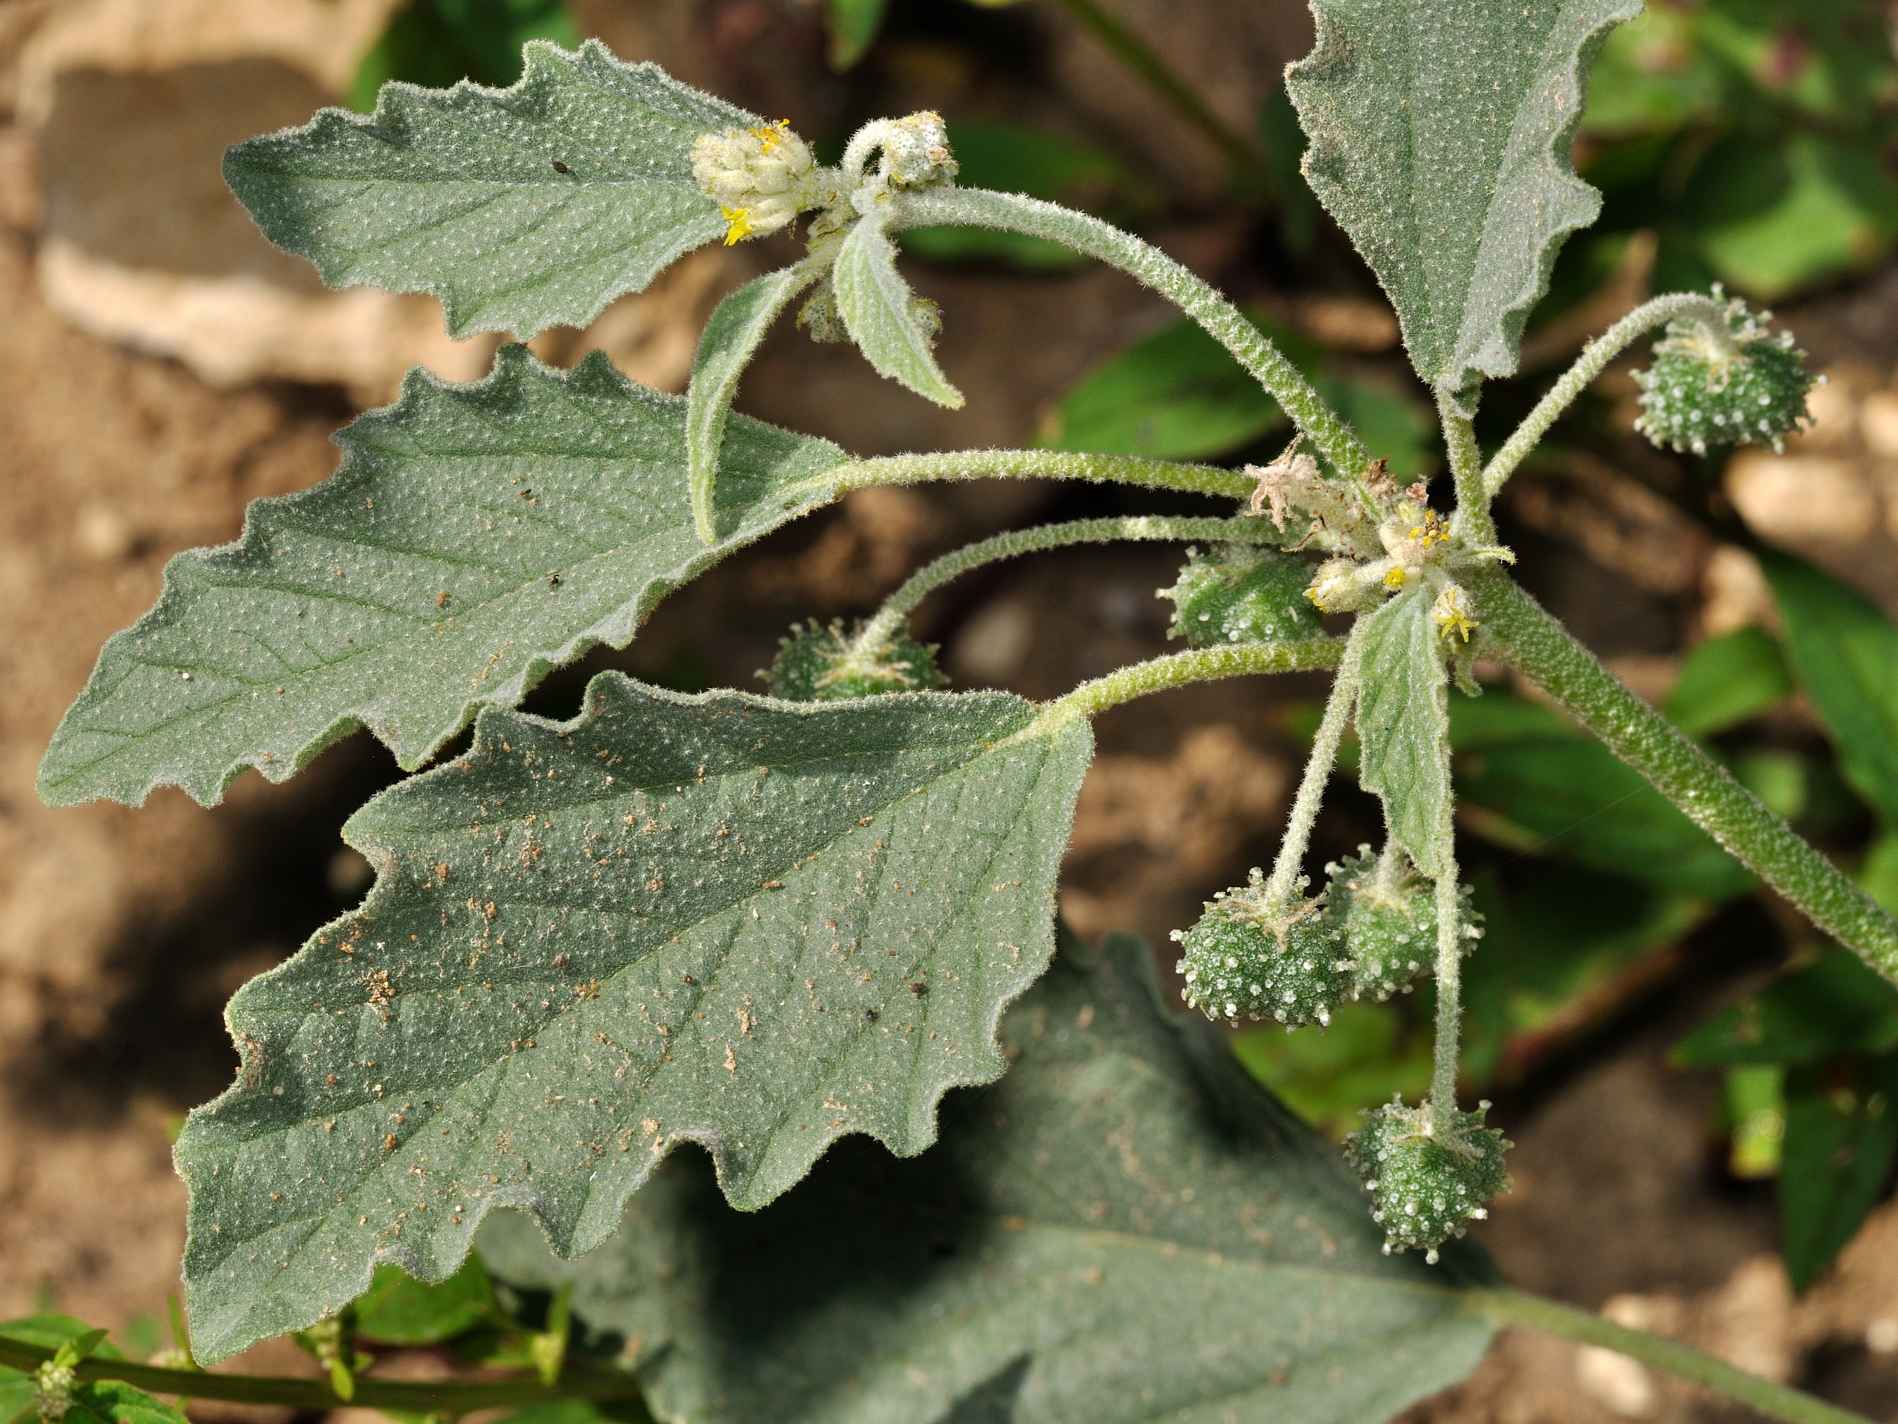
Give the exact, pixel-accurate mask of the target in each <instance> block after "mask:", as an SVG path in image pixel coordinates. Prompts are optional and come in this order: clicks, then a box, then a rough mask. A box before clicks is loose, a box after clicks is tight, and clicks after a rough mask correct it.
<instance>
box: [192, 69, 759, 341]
mask: <svg viewBox="0 0 1898 1424" xmlns="http://www.w3.org/2000/svg"><path fill="white" fill-rule="evenodd" d="M523 58H524V62H525V66H526V67H525V70H524V72H523V73H522V75H521V79H520V82H519V83H518V84H516V85H514V87H513V88H511V89H486V88H483V87H481V86H480V85H478V84H471V83H467V82H463V83H461V84H457V85H456V86H455V87H454V88H452V89H446V90H440V89H419V88H416V87H415V86H414V85H411V84H402V83H394V84H388V85H385V86H384V87H383V90H382V95H381V98H380V99H379V100H378V102H377V104H376V111H375V113H374V114H372V115H370V116H368V117H366V118H365V117H363V116H361V115H357V114H351V113H349V112H347V111H346V110H343V109H324V110H323V111H322V112H321V113H319V114H317V116H316V117H315V118H313V119H312V120H310V122H309V123H307V124H305V125H304V126H303V127H302V128H298V129H285V130H283V131H282V132H280V133H274V134H266V135H264V136H263V137H261V138H254V139H251V140H249V141H248V142H245V143H240V144H238V145H237V146H236V147H235V148H233V149H231V150H230V152H229V153H228V154H226V155H225V159H224V178H225V181H226V182H228V183H229V184H230V185H231V189H232V191H233V192H235V193H236V194H237V196H238V198H239V200H240V201H241V202H242V203H243V204H244V206H245V207H246V208H248V209H249V210H250V214H251V216H252V217H253V218H255V219H256V221H257V225H258V226H259V227H260V228H262V229H263V231H264V235H265V236H266V237H268V238H269V239H270V240H271V241H272V242H274V243H276V244H277V245H278V246H279V247H281V248H284V249H285V250H286V251H289V252H294V253H295V254H297V255H298V256H299V257H307V258H308V259H309V260H310V261H311V262H313V263H315V264H316V269H317V271H318V272H320V273H321V274H322V276H323V280H324V281H325V282H326V283H328V284H329V285H330V286H332V287H358V286H365V285H367V286H378V287H386V288H388V289H389V290H390V291H395V292H428V293H431V294H433V295H434V296H436V297H439V298H440V299H441V303H442V310H443V313H444V315H445V316H446V319H447V323H448V330H449V332H450V333H451V334H453V335H456V336H461V335H464V334H467V333H469V332H476V331H511V332H513V333H515V334H516V335H518V336H520V337H522V338H523V339H525V338H527V337H530V336H533V335H534V334H535V333H536V332H539V331H542V330H545V329H546V328H547V327H550V326H560V325H567V326H584V325H586V324H587V323H588V322H590V321H592V320H593V318H594V317H596V316H598V315H599V314H600V312H601V310H602V309H603V308H604V307H605V306H606V304H607V303H608V302H610V301H611V300H612V299H613V298H614V297H617V296H619V295H621V294H622V293H625V292H636V291H638V290H640V289H641V288H642V287H644V286H645V285H646V284H647V283H648V282H650V281H651V280H652V279H653V276H654V275H655V274H656V273H658V272H659V271H660V270H661V269H662V268H664V267H665V266H666V265H667V264H668V263H670V262H671V261H672V260H673V259H674V258H676V257H678V256H679V254H681V253H683V252H687V251H690V250H691V249H692V248H694V247H698V246H700V245H701V244H703V243H706V242H710V241H711V240H712V239H713V238H715V237H717V236H718V235H719V233H720V232H722V231H723V230H724V227H725V221H724V219H723V218H722V217H721V216H720V215H719V210H718V205H717V204H716V203H714V202H713V201H712V200H711V199H710V198H708V197H706V196H705V195H704V194H703V193H701V192H700V191H699V189H698V185H697V184H696V183H694V182H693V180H692V162H691V156H690V154H691V148H692V143H693V140H694V139H696V138H697V137H698V136H699V135H700V134H703V133H708V132H712V131H714V130H717V129H723V128H730V127H734V126H746V127H749V126H751V125H755V124H758V123H760V122H761V120H759V119H758V117H757V116H756V115H753V114H749V113H746V112H745V111H744V110H743V109H740V108H737V107H735V106H733V105H731V104H727V103H725V102H724V101H723V100H722V99H715V98H713V97H712V96H711V95H709V94H701V93H699V92H698V91H697V90H694V89H690V88H687V87H686V86H685V85H683V84H680V83H679V82H678V81H677V80H675V79H672V78H670V77H668V76H667V75H666V74H665V72H664V71H662V70H661V69H660V68H659V67H658V66H657V65H655V64H636V65H628V64H622V63H621V62H620V61H619V60H617V59H615V58H614V57H613V56H612V54H611V53H609V52H608V51H607V49H606V47H605V46H604V45H602V44H600V42H599V41H598V40H589V41H587V43H585V44H583V45H582V46H581V47H580V48H579V49H578V50H577V51H567V50H563V49H561V48H559V47H558V46H557V45H553V44H549V43H547V42H545V41H540V40H534V41H529V43H528V45H527V47H526V50H525V51H524V55H523Z"/></svg>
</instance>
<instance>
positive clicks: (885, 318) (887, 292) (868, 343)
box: [831, 218, 962, 410]
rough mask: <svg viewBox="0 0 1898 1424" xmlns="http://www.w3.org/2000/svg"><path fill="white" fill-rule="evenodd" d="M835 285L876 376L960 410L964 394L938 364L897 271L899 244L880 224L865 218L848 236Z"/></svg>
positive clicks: (840, 309) (833, 279) (848, 323)
mask: <svg viewBox="0 0 1898 1424" xmlns="http://www.w3.org/2000/svg"><path fill="white" fill-rule="evenodd" d="M831 282H832V284H833V285H834V286H835V287H836V290H837V311H838V313H839V314H840V315H841V316H842V317H843V319H844V326H845V328H846V329H847V330H848V331H849V332H850V339H851V340H852V341H854V342H856V343H857V348H858V349H859V350H860V351H862V352H863V354H864V356H865V358H866V359H867V360H868V361H869V362H870V364H871V365H872V366H874V367H875V368H876V371H877V374H878V375H880V376H887V377H889V378H890V379H891V380H892V381H896V382H897V383H899V384H901V385H905V386H908V387H909V388H910V389H911V390H912V391H914V392H916V394H917V395H919V396H922V397H924V398H925V399H928V400H932V401H934V402H935V403H936V404H937V405H941V406H947V407H948V408H949V409H950V410H960V409H962V392H961V391H959V390H957V389H956V388H955V387H954V386H952V385H950V384H949V378H948V377H947V376H945V375H943V373H942V367H940V366H938V365H937V364H936V354H935V351H934V349H933V346H934V336H933V334H932V333H931V331H930V330H929V328H928V327H927V326H925V325H924V323H923V321H922V320H921V318H920V317H919V316H918V313H917V297H916V294H915V293H914V292H912V291H911V290H910V288H909V283H908V282H906V281H904V280H903V274H902V273H900V272H898V271H897V270H896V244H895V243H894V242H892V241H890V235H889V233H887V232H885V231H884V230H883V225H882V224H881V223H879V222H876V221H874V220H873V219H870V218H864V219H862V220H860V221H859V222H857V223H856V225H855V226H853V227H852V228H851V229H850V231H849V232H847V233H846V234H845V235H844V241H843V246H842V247H841V248H839V249H838V252H837V265H836V267H835V268H834V269H833V270H832V273H831Z"/></svg>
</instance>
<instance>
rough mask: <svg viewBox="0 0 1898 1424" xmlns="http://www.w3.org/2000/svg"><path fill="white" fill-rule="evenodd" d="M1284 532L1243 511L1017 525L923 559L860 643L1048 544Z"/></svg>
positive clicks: (1234, 538) (883, 638)
mask: <svg viewBox="0 0 1898 1424" xmlns="http://www.w3.org/2000/svg"><path fill="white" fill-rule="evenodd" d="M1285 537H1286V536H1285V535H1284V534H1283V533H1281V532H1280V531H1279V530H1277V529H1275V528H1273V527H1272V524H1271V522H1270V521H1269V520H1265V519H1259V518H1256V517H1247V516H1241V517H1239V518H1236V519H1195V518H1173V517H1169V516H1166V515H1154V514H1136V515H1130V516H1126V517H1121V518H1108V519H1075V520H1070V521H1068V522H1067V523H1065V524H1043V525H1040V526H1039V527H1037V528H1034V529H1013V530H1010V531H1008V532H1007V533H1005V534H997V535H995V537H994V538H992V539H983V540H980V541H978V542H976V543H974V544H969V545H966V546H965V547H963V548H960V549H955V550H952V551H951V552H949V553H947V554H944V555H943V556H942V557H941V558H939V559H937V560H935V561H934V562H932V563H927V564H924V565H923V566H922V567H921V568H920V569H918V570H917V571H916V572H915V573H913V574H911V575H910V576H909V578H908V580H907V581H906V582H905V583H904V584H903V585H902V587H900V588H898V589H897V590H896V592H895V593H893V594H891V595H890V596H889V597H888V598H887V599H885V600H884V601H883V606H882V607H881V608H879V609H878V610H877V611H876V614H875V616H874V617H872V618H871V619H870V620H869V621H868V622H866V623H865V624H864V625H863V630H862V631H861V632H860V633H858V634H857V637H856V641H855V646H856V647H857V648H859V649H869V648H874V647H876V646H877V645H879V644H880V643H884V642H887V641H888V640H889V638H890V637H891V635H892V634H894V633H895V632H896V631H897V630H898V629H900V628H901V627H902V626H903V624H904V623H905V622H906V621H907V620H908V618H909V616H910V614H912V613H914V612H915V611H916V608H917V605H919V604H920V603H922V601H923V600H924V599H925V598H927V597H929V595H930V594H932V593H934V592H935V591H936V590H937V589H939V588H941V587H942V586H943V585H944V584H946V583H948V582H950V581H951V580H952V579H955V578H958V577H960V576H961V575H963V574H965V573H968V572H969V571H970V570H971V569H979V568H981V567H982V566H983V565H985V564H994V563H1000V562H1001V561H1002V560H1004V559H1013V558H1018V557H1020V556H1021V555H1023V554H1037V553H1041V552H1043V551H1044V550H1048V549H1064V548H1068V547H1069V546H1071V545H1075V544H1107V543H1112V542H1116V541H1123V540H1133V541H1142V540H1169V541H1177V542H1185V541H1187V540H1190V539H1209V540H1224V541H1227V542H1229V543H1241V544H1282V543H1284V542H1285Z"/></svg>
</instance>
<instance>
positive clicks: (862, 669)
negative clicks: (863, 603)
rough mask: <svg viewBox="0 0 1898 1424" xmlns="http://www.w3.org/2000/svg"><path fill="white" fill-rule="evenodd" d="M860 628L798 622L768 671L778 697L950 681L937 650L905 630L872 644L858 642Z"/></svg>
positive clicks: (839, 695)
mask: <svg viewBox="0 0 1898 1424" xmlns="http://www.w3.org/2000/svg"><path fill="white" fill-rule="evenodd" d="M858 631H859V630H858V629H857V628H851V629H848V630H846V629H845V628H844V626H843V624H841V623H831V624H829V625H825V624H820V623H818V622H817V621H816V620H815V619H813V620H812V621H811V622H809V623H803V624H799V625H798V626H797V627H794V628H793V629H792V630H791V632H790V634H789V635H788V636H787V637H785V638H783V639H781V640H780V641H779V643H778V655H777V657H776V658H774V659H773V660H772V663H771V668H770V670H769V671H768V672H766V673H765V674H764V678H765V682H766V684H767V685H768V686H769V687H770V689H771V695H772V696H773V697H782V698H784V699H785V700H786V701H787V702H839V701H842V700H843V699H845V698H848V697H875V696H877V695H878V694H880V693H885V692H926V691H928V690H929V689H931V688H936V687H941V686H943V685H944V683H945V682H946V681H947V679H945V678H944V677H943V675H942V673H941V672H939V671H938V670H937V668H936V649H935V647H934V646H933V645H931V644H927V643H918V642H916V641H915V640H914V639H912V638H908V637H905V636H904V635H902V634H900V633H899V634H897V635H896V636H894V637H892V638H889V639H887V640H886V641H884V642H882V643H879V644H877V645H875V646H873V647H868V648H862V647H858V646H857V634H858Z"/></svg>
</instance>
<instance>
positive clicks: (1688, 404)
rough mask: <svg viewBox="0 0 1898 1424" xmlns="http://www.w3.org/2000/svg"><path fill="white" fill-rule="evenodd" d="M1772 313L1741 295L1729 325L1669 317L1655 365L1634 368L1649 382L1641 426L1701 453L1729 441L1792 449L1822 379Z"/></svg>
mask: <svg viewBox="0 0 1898 1424" xmlns="http://www.w3.org/2000/svg"><path fill="white" fill-rule="evenodd" d="M1715 294H1716V295H1718V289H1717V288H1716V289H1715ZM1768 315H1770V314H1769V313H1761V314H1759V315H1755V314H1754V313H1752V312H1750V311H1748V310H1747V308H1746V305H1745V303H1743V302H1740V301H1733V302H1730V303H1728V305H1727V308H1726V316H1725V329H1724V330H1722V329H1720V328H1719V327H1714V326H1709V325H1708V324H1707V323H1706V322H1704V321H1701V320H1697V319H1689V320H1684V321H1672V322H1669V323H1668V325H1667V332H1666V334H1665V336H1664V337H1663V338H1662V339H1661V340H1660V341H1658V342H1656V343H1655V346H1654V364H1653V365H1652V366H1650V367H1649V368H1648V369H1647V370H1645V371H1637V372H1635V374H1634V379H1635V384H1636V385H1638V386H1640V388H1641V414H1640V416H1639V417H1638V418H1637V419H1636V420H1635V423H1634V428H1635V429H1636V430H1639V431H1640V432H1641V433H1642V434H1643V435H1645V436H1647V437H1648V439H1649V440H1650V441H1652V442H1653V443H1654V444H1655V445H1657V446H1659V447H1661V448H1662V449H1668V450H1677V451H1682V452H1686V451H1689V450H1691V451H1692V452H1693V453H1694V454H1696V455H1705V454H1706V453H1707V452H1708V451H1709V450H1715V449H1721V448H1724V447H1726V446H1729V445H1743V444H1762V445H1771V446H1772V447H1773V448H1774V449H1775V450H1779V449H1782V448H1784V444H1785V439H1786V437H1787V436H1788V435H1790V434H1792V433H1793V432H1794V431H1796V430H1798V429H1799V428H1800V426H1802V425H1804V424H1805V423H1806V421H1807V419H1808V417H1807V414H1806V395H1807V393H1808V392H1809V391H1811V389H1812V387H1813V385H1814V384H1815V382H1816V380H1817V379H1818V378H1816V377H1814V376H1813V375H1812V373H1811V372H1809V371H1807V370H1806V353H1805V352H1803V351H1801V350H1800V349H1799V348H1798V347H1796V346H1794V345H1793V338H1792V333H1791V332H1785V331H1782V332H1777V333H1776V332H1774V331H1773V330H1772V328H1771V327H1769V326H1768V325H1767V322H1766V318H1767V316H1768Z"/></svg>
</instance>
